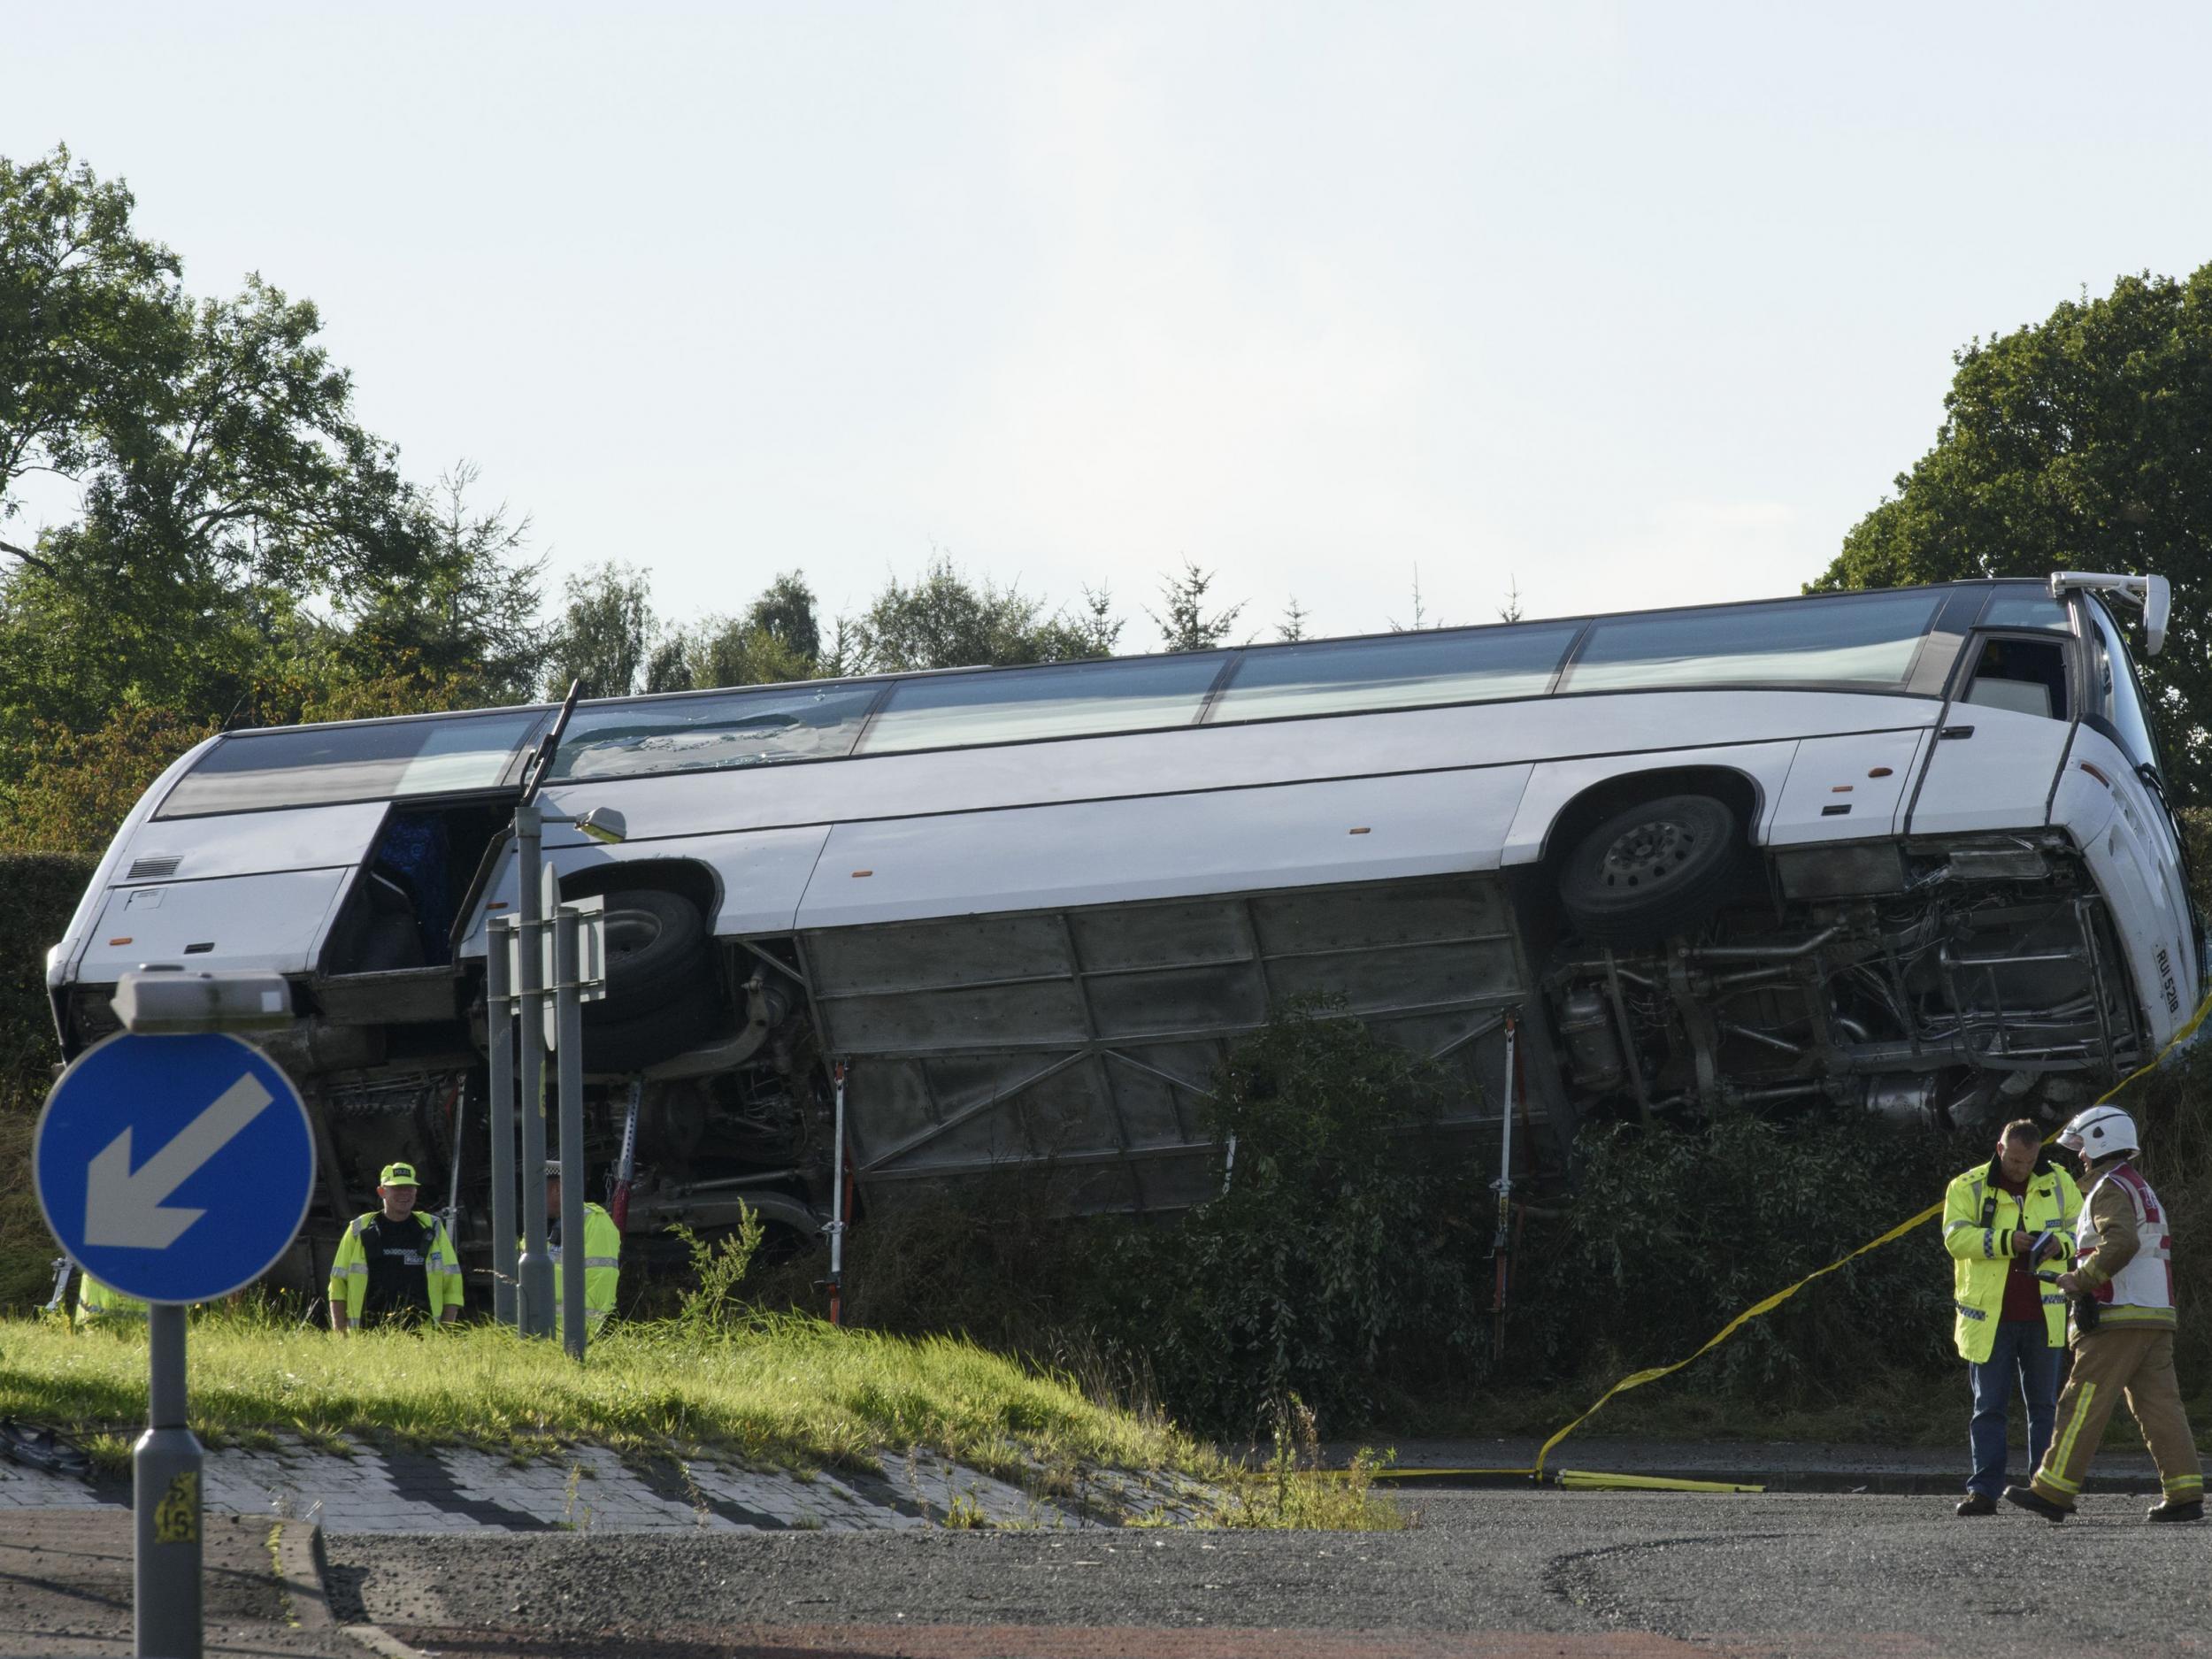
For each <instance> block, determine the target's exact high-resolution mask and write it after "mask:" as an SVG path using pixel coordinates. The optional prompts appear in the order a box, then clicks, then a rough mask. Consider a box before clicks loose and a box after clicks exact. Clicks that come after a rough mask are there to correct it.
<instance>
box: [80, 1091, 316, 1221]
mask: <svg viewBox="0 0 2212 1659" xmlns="http://www.w3.org/2000/svg"><path fill="white" fill-rule="evenodd" d="M274 1098H275V1096H273V1095H272V1094H270V1093H269V1091H268V1090H267V1089H265V1088H264V1087H262V1086H261V1079H258V1078H257V1077H255V1076H254V1075H253V1073H252V1072H250V1071H249V1072H248V1073H247V1074H246V1075H245V1076H244V1077H242V1078H240V1079H238V1080H237V1081H236V1082H235V1083H234V1084H232V1085H231V1086H230V1087H228V1088H227V1089H225V1090H224V1091H223V1092H222V1093H221V1094H219V1095H217V1096H216V1097H215V1102H214V1104H213V1105H211V1106H210V1107H209V1108H208V1109H207V1110H205V1111H204V1112H202V1113H201V1114H200V1115H199V1116H198V1117H197V1118H194V1119H193V1120H192V1121H191V1122H190V1123H188V1124H187V1125H185V1126H184V1127H183V1128H182V1129H181V1130H180V1131H179V1132H178V1133H177V1136H176V1138H175V1139H174V1140H173V1141H170V1142H169V1144H168V1145H167V1146H165V1147H164V1148H162V1149H161V1150H160V1151H158V1152H157V1153H155V1154H154V1156H151V1157H150V1158H148V1159H147V1160H146V1162H145V1164H143V1166H142V1167H141V1168H140V1169H138V1170H137V1171H133V1170H132V1169H131V1132H130V1131H129V1130H127V1129H126V1130H125V1131H123V1133H121V1134H119V1135H118V1136H116V1137H115V1139H114V1140H112V1141H109V1142H108V1144H107V1148H106V1149H105V1150H104V1151H103V1152H102V1153H101V1154H100V1155H99V1156H97V1157H96V1158H94V1159H93V1160H92V1162H91V1164H88V1166H87V1167H86V1170H85V1178H84V1241H85V1242H86V1243H87V1244H100V1245H116V1246H119V1247H121V1248H125V1249H130V1250H165V1249H167V1248H169V1247H170V1246H171V1245H172V1244H174V1243H175V1242H176V1241H177V1236H178V1234H180V1233H182V1232H183V1231H184V1230H185V1229H186V1228H187V1227H188V1226H190V1225H192V1224H193V1223H194V1222H196V1221H197V1220H198V1219H199V1218H200V1217H202V1216H204V1215H205V1214H206V1213H207V1211H205V1210H173V1209H166V1208H164V1205H163V1201H164V1200H165V1199H166V1198H167V1197H168V1196H169V1194H172V1193H173V1192H175V1191H176V1190H177V1188H178V1187H181V1186H183V1185H184V1183H185V1182H186V1181H187V1180H188V1179H191V1177H192V1176H193V1175H194V1174H196V1173H197V1172H198V1170H199V1167H200V1165H202V1164H204V1163H206V1162H207V1161H208V1160H209V1159H210V1158H211V1157H213V1156H215V1155H216V1154H217V1153H218V1152H220V1151H221V1150H222V1149H223V1148H225V1147H227V1146H228V1145H229V1144H230V1142H231V1137H233V1136H234V1135H235V1134H236V1133H238V1132H239V1131H240V1130H241V1129H243V1128H244V1127H245V1126H246V1125H248V1124H250V1123H251V1122H252V1121H253V1120H254V1119H255V1118H258V1117H259V1116H261V1113H262V1110H263V1109H264V1108H265V1107H266V1106H267V1105H268V1104H269V1102H271V1101H272V1100H273V1099H274Z"/></svg>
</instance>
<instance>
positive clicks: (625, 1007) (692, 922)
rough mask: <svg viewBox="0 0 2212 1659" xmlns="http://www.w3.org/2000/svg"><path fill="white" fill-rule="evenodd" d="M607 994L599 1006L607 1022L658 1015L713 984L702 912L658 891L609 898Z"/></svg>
mask: <svg viewBox="0 0 2212 1659" xmlns="http://www.w3.org/2000/svg"><path fill="white" fill-rule="evenodd" d="M606 917H607V995H605V996H604V997H603V998H602V999H601V1000H600V1001H599V1002H596V1003H589V1002H588V1003H586V1004H585V1007H586V1008H587V1009H588V1010H596V1011H597V1013H598V1015H599V1018H600V1020H601V1021H602V1022H603V1023H607V1024H612V1023H618V1022H622V1021H626V1020H629V1019H631V1018H635V1017H637V1016H640V1015H645V1014H650V1013H655V1012H657V1011H659V1010H661V1009H662V1008H664V1007H665V1006H666V1005H667V1004H669V1003H670V1002H675V1001H677V1000H679V999H680V998H681V997H683V996H684V995H686V994H687V993H688V992H689V991H691V990H692V989H693V988H694V987H696V986H697V985H699V984H700V983H701V982H702V981H704V982H706V983H707V984H709V985H711V984H712V983H713V979H714V941H712V940H710V938H708V937H707V925H706V921H705V919H704V918H703V917H701V916H700V914H699V909H698V907H697V906H696V905H695V904H694V903H692V902H691V901H690V900H689V899H687V898H685V897H683V896H682V895H680V894H675V893H669V892H666V891H664V890H663V889H661V888H659V887H631V888H627V889H626V890H624V891H623V892H620V893H610V894H609V895H607V901H606Z"/></svg>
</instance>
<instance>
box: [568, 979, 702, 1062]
mask: <svg viewBox="0 0 2212 1659" xmlns="http://www.w3.org/2000/svg"><path fill="white" fill-rule="evenodd" d="M606 1006H607V1004H606V1003H605V1002H587V1003H585V1004H584V1070H585V1071H593V1072H609V1071H643V1070H645V1068H646V1067H647V1066H649V1065H657V1064H660V1063H661V1062H662V1061H663V1060H672V1059H674V1058H675V1057H676V1056H678V1055H680V1054H684V1053H687V1052H688V1051H689V1050H691V1049H693V1048H697V1047H699V1045H700V1044H701V1043H703V1042H705V1041H707V1040H708V1039H709V1038H710V1037H712V1036H713V1035H714V1034H715V1033H716V1031H717V1030H718V1028H719V1027H720V1026H721V1025H722V1024H723V1019H722V992H721V988H720V987H718V986H717V985H716V984H715V981H714V976H713V974H712V973H711V972H710V973H707V974H706V975H705V976H704V977H703V979H699V980H697V981H695V983H694V984H693V985H692V986H691V987H689V988H687V989H686V990H684V991H682V992H680V993H679V994H678V995H675V996H674V997H672V998H671V999H670V1000H669V1001H668V1002H664V1003H663V1004H661V1005H660V1006H659V1007H657V1008H649V1009H645V1010H640V1011H638V1012H634V1013H632V1014H630V1015H628V1016H627V1017H620V1016H618V1017H615V1018H609V1016H608V1015H607V1014H605V1013H603V1012H602V1011H601V1010H603V1009H605V1008H606Z"/></svg>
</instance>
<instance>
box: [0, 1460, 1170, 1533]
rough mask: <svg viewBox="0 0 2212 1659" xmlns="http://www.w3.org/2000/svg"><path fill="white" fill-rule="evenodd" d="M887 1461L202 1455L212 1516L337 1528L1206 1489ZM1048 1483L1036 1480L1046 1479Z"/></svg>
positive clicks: (64, 1492) (684, 1520) (834, 1515)
mask: <svg viewBox="0 0 2212 1659" xmlns="http://www.w3.org/2000/svg"><path fill="white" fill-rule="evenodd" d="M879 1462H880V1463H881V1469H880V1471H854V1470H843V1471H835V1472H832V1471H827V1470H824V1471H818V1472H816V1473H813V1474H810V1475H803V1474H800V1473H797V1472H795V1471H787V1470H765V1471H764V1470H749V1469H743V1468H740V1467H738V1466H736V1465H735V1464H733V1463H727V1462H725V1461H722V1460H720V1459H718V1458H715V1457H713V1456H710V1455H701V1456H698V1457H696V1458H688V1459H686V1458H673V1457H659V1458H654V1459H650V1460H639V1461H631V1460H626V1459H624V1458H622V1457H620V1456H618V1455H616V1454H615V1453H613V1452H611V1451H608V1450H607V1449H605V1448H602V1447H595V1446H580V1447H574V1448H570V1449H568V1450H566V1451H564V1452H561V1453H559V1454H557V1455H554V1456H550V1457H541V1458H533V1459H527V1460H513V1459H505V1458H500V1457H495V1456H493V1455H488V1454H487V1453H484V1452H480V1451H474V1450H470V1449H466V1448H442V1449H434V1450H419V1449H409V1448H396V1447H381V1446H370V1445H353V1446H350V1447H349V1448H348V1449H347V1450H346V1451H344V1452H340V1451H333V1450H330V1449H328V1448H324V1447H320V1446H316V1447H310V1446H308V1445H306V1444H304V1443H294V1444H291V1445H288V1446H285V1447H283V1448H280V1449H279V1450H275V1451H247V1450H241V1449H234V1448H216V1449H213V1450H211V1451H209V1452H208V1453H207V1460H206V1465H205V1472H204V1476H203V1485H202V1491H203V1493H204V1502H205V1503H206V1506H207V1508H208V1509H210V1510H211V1511H217V1512H225V1513H230V1514H237V1515H266V1516H272V1517H280V1518H286V1519H296V1520H300V1521H304V1522H309V1523H311V1524H313V1525H319V1526H320V1527H322V1528H323V1529H324V1530H325V1531H326V1532H471V1531H474V1530H478V1529H483V1528H488V1529H491V1530H494V1531H497V1532H548V1531H572V1532H781V1531H787V1530H802V1531H810V1532H871V1531H886V1530H895V1529H901V1528H910V1527H926V1526H932V1525H956V1526H987V1527H1048V1528H1057V1527H1081V1526H1097V1525H1108V1526H1114V1525H1124V1524H1125V1523H1127V1522H1129V1521H1133V1520H1139V1519H1147V1520H1151V1521H1155V1522H1157V1521H1169V1522H1174V1521H1186V1520H1189V1519H1191V1518H1193V1517H1194V1516H1195V1515H1197V1514H1198V1513H1199V1512H1200V1511H1201V1509H1202V1507H1203V1506H1204V1504H1205V1502H1206V1499H1207V1496H1208V1494H1207V1492H1206V1490H1205V1488H1204V1487H1203V1486H1201V1485H1200V1484H1199V1483H1198V1482H1196V1481H1193V1480H1189V1479H1185V1478H1183V1477H1179V1476H1170V1475H1160V1474H1152V1473H1142V1472H1132V1471H1124V1470H1087V1471H1079V1473H1078V1474H1077V1477H1076V1492H1075V1494H1074V1495H1072V1496H1066V1497H1046V1496H1043V1495H1041V1493H1040V1492H1037V1491H1029V1490H1025V1489H1024V1488H1023V1487H1021V1486H1015V1485H1012V1484H1010V1483H1009V1482H1007V1481H1005V1480H1002V1479H996V1478H995V1477H993V1476H990V1475H986V1474H984V1473H982V1472H980V1471H977V1470H973V1469H969V1468H966V1467H964V1466H963V1465H961V1464H958V1463H949V1462H947V1461H945V1460H944V1459H942V1458H940V1457H936V1456H933V1455H930V1454H927V1453H924V1452H898V1451H889V1450H886V1451H884V1452H881V1453H879ZM1038 1485H1039V1486H1041V1485H1042V1480H1041V1478H1040V1480H1039V1482H1038ZM129 1503H130V1479H129V1477H128V1476H127V1475H123V1476H103V1477H95V1478H93V1479H78V1478H75V1477H73V1476H70V1475H65V1474H59V1473H56V1472H54V1471H50V1470H46V1469H40V1468H35V1467H31V1466H28V1465H26V1464H22V1463H14V1462H11V1461H7V1460H6V1459H5V1458H4V1457H0V1509H106V1508H127V1507H128V1506H129Z"/></svg>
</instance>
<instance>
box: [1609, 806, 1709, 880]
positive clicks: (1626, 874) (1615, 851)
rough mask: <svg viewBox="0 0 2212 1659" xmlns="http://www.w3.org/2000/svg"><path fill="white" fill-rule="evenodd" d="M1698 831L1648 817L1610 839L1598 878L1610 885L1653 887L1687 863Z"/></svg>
mask: <svg viewBox="0 0 2212 1659" xmlns="http://www.w3.org/2000/svg"><path fill="white" fill-rule="evenodd" d="M1697 841H1698V835H1697V831H1696V830H1695V829H1694V827H1693V826H1690V825H1687V824H1684V823H1682V822H1680V821H1678V819H1674V818H1650V819H1647V820H1646V821H1645V822H1644V823H1641V824H1635V825H1632V826H1629V827H1628V828H1627V829H1625V830H1624V831H1622V832H1621V833H1620V834H1618V835H1617V836H1615V837H1614V838H1613V844H1612V845H1611V846H1609V847H1608V848H1607V849H1605V856H1603V857H1602V858H1601V859H1600V860H1599V861H1598V877H1599V879H1601V881H1603V882H1604V883H1605V885H1606V886H1607V887H1628V888H1641V887H1655V886H1657V885H1658V884H1659V883H1661V882H1663V881H1664V880H1666V879H1667V878H1668V877H1670V876H1671V875H1673V874H1675V873H1676V872H1678V871H1679V870H1680V869H1681V868H1682V866H1683V865H1685V864H1688V863H1689V862H1690V859H1691V857H1692V856H1694V854H1695V852H1696V850H1697Z"/></svg>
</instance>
